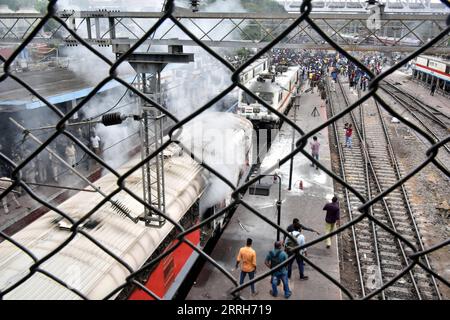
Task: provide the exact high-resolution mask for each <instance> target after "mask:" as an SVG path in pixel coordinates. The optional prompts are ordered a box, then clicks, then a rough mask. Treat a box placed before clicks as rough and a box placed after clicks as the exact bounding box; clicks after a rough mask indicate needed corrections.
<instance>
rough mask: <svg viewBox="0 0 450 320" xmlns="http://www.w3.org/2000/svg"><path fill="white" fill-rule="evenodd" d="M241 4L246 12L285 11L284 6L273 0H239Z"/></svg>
mask: <svg viewBox="0 0 450 320" xmlns="http://www.w3.org/2000/svg"><path fill="white" fill-rule="evenodd" d="M241 4H242V6H243V7H244V8H245V9H246V10H247V11H248V12H270V13H282V12H286V10H284V7H283V6H282V5H281V4H279V3H278V2H276V1H274V0H241Z"/></svg>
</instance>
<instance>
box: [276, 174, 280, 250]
mask: <svg viewBox="0 0 450 320" xmlns="http://www.w3.org/2000/svg"><path fill="white" fill-rule="evenodd" d="M274 177H277V178H278V201H277V225H278V227H280V226H281V176H279V175H278V174H274ZM277 241H280V229H277Z"/></svg>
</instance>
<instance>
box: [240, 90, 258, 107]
mask: <svg viewBox="0 0 450 320" xmlns="http://www.w3.org/2000/svg"><path fill="white" fill-rule="evenodd" d="M255 102H256V100H255V99H253V97H251V96H250V95H249V94H248V93H247V92H243V93H242V103H246V104H252V103H255Z"/></svg>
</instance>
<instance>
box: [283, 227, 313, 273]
mask: <svg viewBox="0 0 450 320" xmlns="http://www.w3.org/2000/svg"><path fill="white" fill-rule="evenodd" d="M289 235H291V236H292V237H293V238H294V239H295V241H294V240H292V239H291V238H290V237H286V239H285V241H284V247H285V250H286V253H287V254H288V257H291V256H293V255H295V258H294V259H292V260H291V261H290V262H289V263H288V279H290V278H291V275H292V264H293V263H294V260H295V261H297V265H298V270H299V272H300V280H308V276H305V271H304V270H305V263H304V261H303V258H302V256H301V255H306V249H301V250H299V251H297V252H294V251H293V249H294V248H295V247H298V246H303V245H304V244H305V236H304V235H303V234H302V228H301V227H300V225H299V224H296V225H295V226H294V230H293V231H292V232H289Z"/></svg>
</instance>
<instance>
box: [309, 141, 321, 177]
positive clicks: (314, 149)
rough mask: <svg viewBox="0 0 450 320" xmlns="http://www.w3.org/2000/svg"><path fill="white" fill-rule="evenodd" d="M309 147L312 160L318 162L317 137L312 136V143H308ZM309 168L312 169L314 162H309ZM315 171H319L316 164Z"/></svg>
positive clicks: (318, 145) (318, 144) (318, 146)
mask: <svg viewBox="0 0 450 320" xmlns="http://www.w3.org/2000/svg"><path fill="white" fill-rule="evenodd" d="M310 146H311V155H312V157H313V159H315V160H317V161H319V148H320V143H319V141H318V140H317V137H316V136H314V137H313V141H312V142H311V143H310ZM311 167H314V162H311ZM316 170H319V167H318V166H317V164H316Z"/></svg>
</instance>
